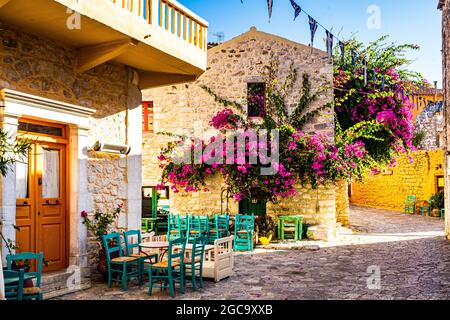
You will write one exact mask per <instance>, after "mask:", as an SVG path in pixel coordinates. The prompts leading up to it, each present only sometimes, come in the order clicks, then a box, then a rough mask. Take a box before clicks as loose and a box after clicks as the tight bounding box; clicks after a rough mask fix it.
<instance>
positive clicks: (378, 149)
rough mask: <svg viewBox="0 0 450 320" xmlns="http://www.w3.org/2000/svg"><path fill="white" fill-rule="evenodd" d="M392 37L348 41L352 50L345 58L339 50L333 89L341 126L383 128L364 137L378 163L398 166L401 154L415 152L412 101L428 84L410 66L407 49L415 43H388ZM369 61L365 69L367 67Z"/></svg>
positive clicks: (345, 128) (416, 47) (337, 116)
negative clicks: (419, 88)
mask: <svg viewBox="0 0 450 320" xmlns="http://www.w3.org/2000/svg"><path fill="white" fill-rule="evenodd" d="M386 41H387V37H386V36H385V37H382V38H380V39H379V40H377V41H375V42H373V43H371V44H370V45H369V46H367V47H364V46H363V44H361V43H359V42H357V41H356V40H351V41H348V42H346V43H345V46H346V48H347V50H348V51H349V52H351V51H352V50H353V51H354V52H355V53H356V57H359V58H357V59H356V60H353V59H352V56H351V55H350V54H348V55H346V56H345V58H344V60H343V61H342V57H341V54H340V52H339V49H337V50H336V52H335V59H334V61H335V68H334V87H335V111H336V119H337V122H338V123H339V125H340V126H341V128H342V130H343V131H345V130H347V129H348V128H351V127H352V126H354V125H356V124H360V123H363V122H366V126H377V124H382V126H378V128H377V130H375V131H376V134H375V135H374V136H376V137H377V139H376V140H374V141H371V139H367V138H362V139H361V141H362V142H364V143H365V149H366V151H367V152H368V154H369V156H370V157H371V158H372V159H373V163H374V164H376V165H377V166H379V167H383V166H386V165H389V164H390V165H394V164H395V156H396V155H398V154H399V153H409V152H410V151H414V150H415V147H414V145H413V140H414V138H415V137H414V135H413V129H414V128H413V123H412V121H413V115H412V108H413V104H412V102H411V100H410V97H411V94H412V93H413V90H414V88H415V87H417V86H424V85H426V81H425V80H424V79H423V77H422V76H421V75H420V74H418V73H415V72H411V71H408V70H406V69H405V68H406V66H408V65H409V63H410V61H409V60H408V59H406V58H405V53H406V52H407V51H408V50H418V49H419V47H418V46H416V45H408V44H406V45H398V44H395V43H390V44H389V43H386ZM364 61H365V65H366V68H364Z"/></svg>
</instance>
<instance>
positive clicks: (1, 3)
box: [0, 0, 11, 9]
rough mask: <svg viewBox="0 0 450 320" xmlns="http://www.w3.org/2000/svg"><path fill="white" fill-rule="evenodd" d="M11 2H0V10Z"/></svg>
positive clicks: (8, 0) (7, 0)
mask: <svg viewBox="0 0 450 320" xmlns="http://www.w3.org/2000/svg"><path fill="white" fill-rule="evenodd" d="M10 1H11V0H0V9H1V8H2V7H4V6H5V5H6V4H8V2H10Z"/></svg>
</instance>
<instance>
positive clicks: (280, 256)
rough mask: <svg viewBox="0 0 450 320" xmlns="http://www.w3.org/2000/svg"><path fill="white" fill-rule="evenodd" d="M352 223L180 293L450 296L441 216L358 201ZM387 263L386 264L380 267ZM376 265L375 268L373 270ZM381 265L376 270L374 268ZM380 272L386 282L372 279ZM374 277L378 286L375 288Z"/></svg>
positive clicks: (99, 292) (262, 252) (159, 295)
mask: <svg viewBox="0 0 450 320" xmlns="http://www.w3.org/2000/svg"><path fill="white" fill-rule="evenodd" d="M351 224H352V226H351V227H350V228H349V229H344V228H342V230H341V232H340V236H339V238H338V239H337V240H336V241H335V242H333V243H323V242H309V241H307V242H302V243H300V244H294V243H287V244H279V245H275V246H272V247H271V249H267V248H258V249H257V250H256V251H255V252H254V253H251V254H249V253H246V254H236V257H235V272H234V275H233V276H232V277H230V278H229V279H226V280H223V281H222V282H220V283H214V282H209V281H207V282H206V283H205V288H204V289H202V290H200V291H197V292H193V291H192V289H191V287H190V286H189V285H188V288H187V293H186V294H184V295H177V297H176V298H177V299H211V300H213V299H227V300H234V299H257V300H286V299H288V300H294V299H311V300H319V299H383V300H391V299H440V300H444V299H445V300H447V299H449V298H450V242H449V241H448V240H446V239H445V237H444V231H443V230H444V224H443V222H442V221H439V219H436V218H428V217H426V218H424V217H421V216H405V215H404V214H401V213H398V212H392V211H386V210H379V209H371V208H364V207H352V209H351ZM377 268H379V269H377ZM368 269H369V271H371V272H370V273H369V272H368ZM374 270H375V271H374ZM377 270H379V271H380V276H381V277H380V283H379V287H378V288H377V282H376V281H375V282H373V281H371V279H372V278H369V277H370V276H376V272H377ZM368 283H369V284H371V285H375V288H372V289H369V288H368ZM59 299H77V300H78V299H139V300H141V299H170V297H169V295H168V293H167V292H160V291H159V290H155V291H154V294H153V296H151V297H150V296H148V295H147V290H146V286H141V287H139V286H137V285H131V287H130V290H129V291H128V292H126V293H124V292H122V291H121V290H120V287H119V286H115V287H114V288H113V289H108V288H107V286H106V285H105V284H100V283H96V284H94V285H93V287H92V288H91V289H89V290H86V291H82V292H78V293H75V294H71V295H66V296H64V297H61V298H59Z"/></svg>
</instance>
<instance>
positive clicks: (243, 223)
mask: <svg viewBox="0 0 450 320" xmlns="http://www.w3.org/2000/svg"><path fill="white" fill-rule="evenodd" d="M254 229H255V214H252V215H240V214H237V215H236V218H235V230H236V231H241V230H246V231H254Z"/></svg>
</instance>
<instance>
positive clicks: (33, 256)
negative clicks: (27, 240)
mask: <svg viewBox="0 0 450 320" xmlns="http://www.w3.org/2000/svg"><path fill="white" fill-rule="evenodd" d="M14 261H30V262H31V261H34V266H35V270H36V271H33V272H26V273H25V275H27V276H32V277H34V279H36V283H35V286H34V287H31V288H23V300H42V299H43V294H42V289H41V277H42V264H43V261H44V253H42V252H41V253H34V252H23V253H18V254H12V255H11V254H9V255H7V256H6V262H7V269H8V270H9V271H12V264H13V262H14Z"/></svg>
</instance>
